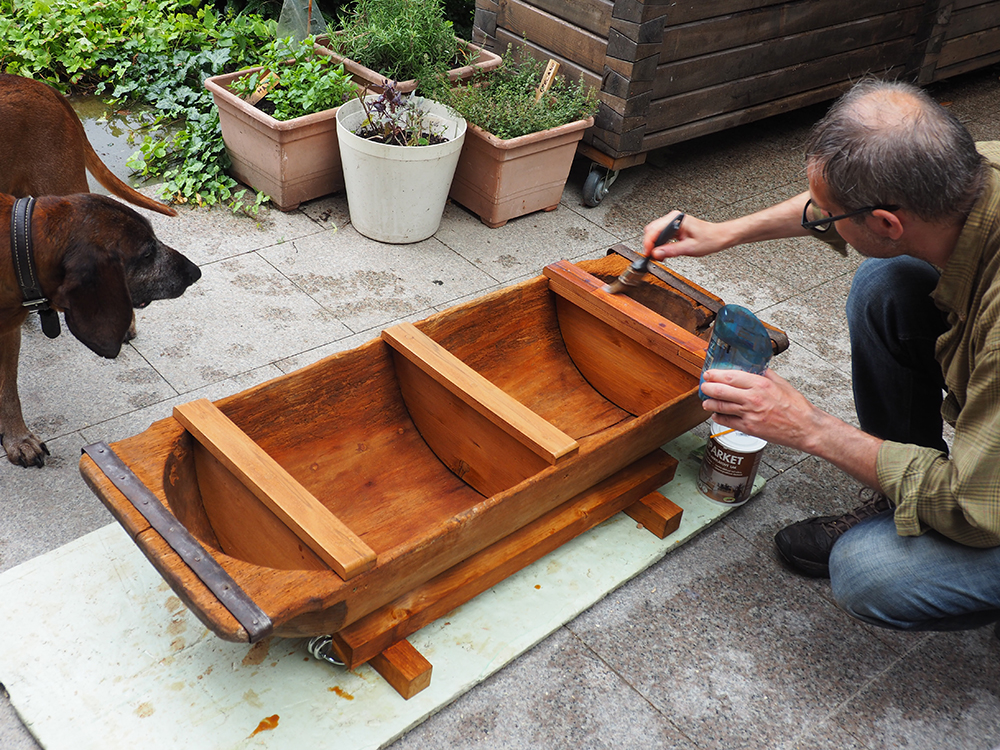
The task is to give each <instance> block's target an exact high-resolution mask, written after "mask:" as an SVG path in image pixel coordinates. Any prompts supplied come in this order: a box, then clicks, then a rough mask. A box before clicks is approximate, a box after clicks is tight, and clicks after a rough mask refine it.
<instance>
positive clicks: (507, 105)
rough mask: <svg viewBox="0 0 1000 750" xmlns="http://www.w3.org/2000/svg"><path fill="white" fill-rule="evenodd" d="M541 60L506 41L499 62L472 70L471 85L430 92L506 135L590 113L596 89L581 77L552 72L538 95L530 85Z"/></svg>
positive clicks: (482, 125)
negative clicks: (482, 69)
mask: <svg viewBox="0 0 1000 750" xmlns="http://www.w3.org/2000/svg"><path fill="white" fill-rule="evenodd" d="M544 72H545V65H544V63H542V62H540V61H539V60H536V59H535V58H533V57H531V55H530V54H528V53H527V52H526V51H524V50H523V49H522V50H520V51H519V52H517V53H515V50H514V48H513V46H508V47H507V51H506V52H505V53H504V56H503V64H502V65H501V66H500V67H499V68H497V69H496V70H493V71H491V72H489V73H485V74H477V76H476V77H474V79H473V83H472V85H470V86H460V87H454V88H451V87H449V88H440V87H439V88H437V89H435V98H437V99H439V100H440V101H441V102H442V103H443V104H447V105H449V106H450V107H451V108H452V109H454V110H456V111H457V112H458V113H459V114H460V115H462V117H464V118H465V119H466V121H467V122H470V123H472V124H474V125H476V126H478V127H479V128H481V129H483V130H485V131H487V132H489V133H492V134H493V135H495V136H496V137H497V138H501V139H504V140H507V139H509V138H518V137H520V136H522V135H528V134H529V133H537V132H539V131H542V130H548V129H549V128H554V127H557V126H559V125H565V124H567V123H570V122H574V121H576V120H582V119H585V118H587V117H590V116H591V115H593V114H594V113H595V112H597V105H598V99H597V93H596V92H595V91H594V90H593V89H591V88H589V87H588V86H586V85H585V84H584V82H583V78H582V77H581V79H580V80H579V81H576V82H573V81H571V80H568V79H567V78H565V77H564V76H556V78H555V80H554V81H553V82H552V85H551V86H550V87H549V90H548V91H547V92H546V93H545V95H544V96H542V98H541V100H540V101H538V102H536V101H535V91H536V89H537V88H538V85H539V83H540V82H541V80H542V74H543V73H544Z"/></svg>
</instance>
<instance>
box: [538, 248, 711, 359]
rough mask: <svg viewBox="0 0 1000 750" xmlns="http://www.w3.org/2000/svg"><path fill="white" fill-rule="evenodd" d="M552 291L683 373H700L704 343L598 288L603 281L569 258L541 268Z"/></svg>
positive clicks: (647, 310) (645, 309)
mask: <svg viewBox="0 0 1000 750" xmlns="http://www.w3.org/2000/svg"><path fill="white" fill-rule="evenodd" d="M543 273H544V275H545V277H546V278H547V279H548V280H549V287H550V288H551V289H552V291H553V292H555V293H556V294H558V295H559V296H560V297H563V298H564V299H566V300H567V301H569V302H572V303H573V304H575V305H577V306H578V307H580V308H582V309H583V310H585V311H586V312H588V313H590V314H592V315H594V316H595V317H596V318H598V319H599V320H602V321H604V322H605V323H607V324H608V325H610V326H612V327H613V328H615V330H617V331H619V332H621V333H623V334H625V335H626V336H628V337H629V338H631V339H632V340H634V341H636V342H638V343H639V344H642V345H643V346H644V347H646V348H648V349H649V350H650V351H652V352H654V353H656V354H657V355H659V356H661V357H663V358H664V359H666V360H668V361H670V362H673V363H674V364H676V365H677V366H678V367H680V368H681V369H682V370H684V371H685V372H687V373H689V374H692V375H700V374H701V368H702V365H703V364H704V362H705V351H706V350H707V349H708V345H707V344H706V343H705V342H704V341H703V340H702V339H700V338H698V337H697V336H695V335H694V334H693V333H689V332H688V331H685V330H684V329H683V328H681V327H680V326H678V325H677V324H676V323H673V322H672V321H670V320H667V319H666V318H664V317H662V316H660V315H657V314H656V313H654V312H653V311H651V310H649V309H648V308H646V307H644V306H643V305H640V304H639V303H638V302H636V301H635V300H633V299H630V298H629V297H626V296H625V295H623V294H609V293H608V292H605V291H603V290H602V288H603V286H604V283H603V282H601V281H600V280H599V279H597V278H595V277H594V276H591V275H590V274H589V273H586V272H585V271H582V270H580V269H579V268H577V267H576V266H574V265H573V264H572V263H570V262H569V261H559V262H558V263H553V264H551V265H548V266H546V267H545V269H544V271H543Z"/></svg>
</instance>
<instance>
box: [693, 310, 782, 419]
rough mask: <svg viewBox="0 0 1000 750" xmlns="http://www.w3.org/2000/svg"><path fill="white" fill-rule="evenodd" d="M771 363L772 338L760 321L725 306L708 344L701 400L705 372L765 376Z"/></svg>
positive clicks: (702, 395) (703, 377)
mask: <svg viewBox="0 0 1000 750" xmlns="http://www.w3.org/2000/svg"><path fill="white" fill-rule="evenodd" d="M770 361H771V338H770V337H769V336H768V335H767V329H766V328H764V324H763V323H761V322H760V319H759V318H758V317H757V316H756V315H754V314H753V313H752V312H750V311H749V310H747V309H746V308H745V307H740V306H739V305H723V306H722V308H721V309H720V310H719V314H718V315H716V316H715V328H714V329H713V330H712V338H711V340H710V341H709V342H708V352H707V353H706V354H705V366H704V367H702V368H701V381H700V382H699V384H698V396H699V397H700V398H701V400H702V401H704V400H705V399H707V398H708V396H706V395H705V394H703V393H702V392H701V384H702V383H704V382H705V371H706V370H713V369H715V370H744V371H745V372H752V373H754V374H756V375H763V374H764V371H765V370H766V369H767V364H768V362H770Z"/></svg>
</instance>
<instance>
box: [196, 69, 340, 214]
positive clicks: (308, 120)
mask: <svg viewBox="0 0 1000 750" xmlns="http://www.w3.org/2000/svg"><path fill="white" fill-rule="evenodd" d="M258 70H260V68H250V69H247V70H241V71H238V72H236V73H228V74H226V75H219V76H213V77H211V78H209V79H207V80H206V81H205V88H207V89H208V90H209V91H211V92H212V97H213V98H214V99H215V106H216V107H218V108H219V123H220V124H221V126H222V139H223V141H225V143H226V151H228V152H229V158H230V160H231V161H232V167H230V169H229V174H230V175H232V176H233V177H235V178H236V179H237V180H239V181H240V182H242V183H243V184H245V185H249V186H250V187H252V188H253V189H254V190H258V191H260V192H262V193H265V194H267V195H268V196H270V198H271V201H272V203H274V205H275V206H277V207H278V208H279V209H281V210H282V211H292V210H294V209H296V208H298V206H299V204H300V203H301V202H302V201H307V200H312V199H313V198H319V197H321V196H324V195H329V194H331V193H336V192H339V191H341V190H343V189H344V170H343V168H342V166H341V163H340V146H339V143H338V140H337V119H336V118H337V109H336V108H335V109H328V110H324V111H323V112H315V113H313V114H310V115H305V116H303V117H296V118H295V119H293V120H276V119H274V118H273V117H271V116H270V115H267V114H265V113H264V112H261V111H260V110H259V109H257V108H256V107H254V106H253V105H251V104H247V103H246V102H245V101H243V100H242V99H241V98H240V97H238V96H236V95H235V94H234V93H232V92H231V91H230V90H229V85H230V84H231V83H232V82H233V81H235V80H236V79H237V78H241V77H243V76H246V75H250V74H251V73H254V72H256V71H258Z"/></svg>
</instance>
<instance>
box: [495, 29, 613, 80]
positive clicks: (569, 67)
mask: <svg viewBox="0 0 1000 750" xmlns="http://www.w3.org/2000/svg"><path fill="white" fill-rule="evenodd" d="M510 44H512V45H514V48H515V49H518V48H524V49H525V50H526V51H527V52H529V53H530V54H531V56H532V57H534V58H535V59H536V60H542V61H545V60H549V59H553V60H555V61H556V62H558V63H559V75H561V76H566V78H568V79H570V80H573V81H578V80H579V79H580V76H581V75H582V76H583V82H584V83H585V84H587V85H588V86H590V87H591V88H593V89H597V90H598V91H600V90H601V76H600V74H598V73H596V72H594V71H592V70H588V69H586V68H582V67H580V66H579V65H577V64H576V63H575V62H573V61H572V60H567V59H566V58H565V57H563V56H562V55H557V54H556V53H554V52H553V51H552V50H550V49H546V48H545V47H542V46H540V45H538V44H534V43H533V42H525V41H524V39H523V38H521V37H519V36H515V35H514V34H511V33H510V32H509V31H507V30H506V29H500V28H498V29H497V46H498V47H499V51H498V53H499V54H503V53H504V52H505V51H506V50H507V45H510ZM602 67H603V66H602Z"/></svg>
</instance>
